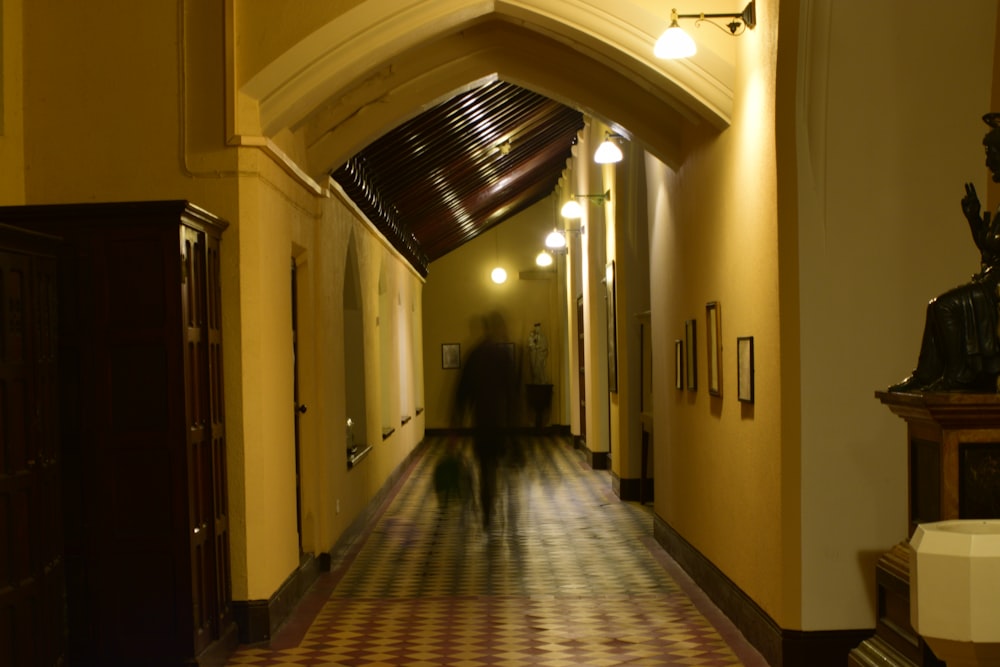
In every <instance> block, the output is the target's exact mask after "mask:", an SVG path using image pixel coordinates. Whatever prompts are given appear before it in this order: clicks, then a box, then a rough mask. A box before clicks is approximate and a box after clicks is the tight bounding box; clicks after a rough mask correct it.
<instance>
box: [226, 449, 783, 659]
mask: <svg viewBox="0 0 1000 667" xmlns="http://www.w3.org/2000/svg"><path fill="white" fill-rule="evenodd" d="M429 445H430V446H429V447H428V448H427V450H425V454H424V455H423V456H422V457H421V458H420V460H419V461H417V462H416V464H415V465H414V466H413V468H412V469H411V471H410V473H409V474H408V475H407V476H406V477H405V478H404V479H403V480H401V481H400V483H399V484H398V485H397V488H396V489H395V491H394V495H392V497H391V499H390V500H389V501H387V503H386V505H385V507H383V508H382V511H381V513H380V514H379V515H378V518H377V519H376V520H375V521H373V522H372V525H371V526H370V527H369V530H368V531H367V532H366V533H365V534H364V535H362V536H361V537H360V538H359V540H358V544H357V546H358V548H356V549H353V550H351V551H350V553H349V555H347V556H345V557H344V558H343V561H342V562H341V563H334V568H333V571H332V572H330V573H329V574H324V575H323V576H322V577H321V578H320V580H319V581H317V583H316V585H315V586H314V588H313V590H312V591H311V593H310V595H309V596H307V598H306V599H305V600H304V601H303V602H302V604H301V605H300V607H299V609H298V610H297V611H296V613H295V615H294V618H292V619H291V620H290V621H289V622H288V623H287V624H286V625H285V627H283V628H282V629H281V631H279V632H278V633H277V634H276V636H275V637H274V638H272V640H271V642H270V645H269V646H266V647H262V646H253V647H248V646H241V647H240V648H239V649H238V650H237V652H236V653H235V654H234V655H233V656H232V657H231V658H230V660H229V662H228V665H229V666H230V667H236V666H238V665H255V666H268V667H279V666H282V667H292V666H304V665H309V666H313V667H339V666H342V665H343V666H362V665H365V666H372V667H374V666H394V665H409V666H412V667H422V666H426V667H431V666H442V665H452V666H454V667H486V666H498V667H526V666H531V665H542V666H546V667H570V666H572V667H583V666H587V665H594V666H612V665H699V666H703V667H722V666H724V665H725V666H730V665H744V666H745V667H766V663H765V661H764V660H763V659H762V658H761V656H760V655H759V654H758V653H757V652H756V651H754V650H753V649H752V648H750V647H749V646H748V644H747V643H746V641H745V640H744V638H743V637H742V635H740V634H739V632H738V631H736V630H735V629H734V628H733V627H732V626H731V624H730V623H729V622H728V620H727V619H726V618H725V617H724V616H722V615H721V614H720V613H719V612H718V610H717V609H715V608H714V607H713V606H712V605H711V603H710V602H708V601H707V599H706V598H705V597H704V595H703V594H702V593H701V591H699V590H698V589H697V588H696V587H694V586H693V584H692V583H691V582H690V580H688V579H687V578H686V576H685V575H684V573H683V572H682V571H681V570H680V569H679V568H678V567H677V566H676V564H674V563H673V561H672V560H670V558H669V557H668V556H667V555H666V554H665V553H664V552H663V550H662V548H661V547H660V546H659V545H658V544H657V543H656V542H655V541H654V540H653V539H652V515H651V513H650V508H649V507H644V506H640V505H638V504H635V503H626V502H621V501H620V500H619V499H618V498H617V497H615V496H614V494H613V493H612V492H611V489H610V477H609V476H608V473H606V472H599V471H593V470H590V469H589V468H588V467H587V466H585V465H584V464H583V461H582V458H581V455H580V453H579V452H577V451H574V450H573V448H572V447H571V446H570V444H569V442H568V441H566V440H564V439H561V438H549V437H536V438H529V439H527V440H526V441H525V445H526V447H525V449H526V463H525V465H524V466H523V468H520V469H518V470H505V471H503V472H504V474H503V475H502V479H503V482H502V484H501V487H502V488H501V490H500V493H499V494H498V496H499V500H498V502H497V508H496V511H497V514H496V516H497V519H496V520H495V521H494V522H493V523H492V525H491V528H490V530H489V531H488V532H486V531H484V530H483V529H482V528H481V525H482V524H481V521H480V518H479V517H480V515H479V508H478V507H476V503H475V502H474V501H470V500H469V496H470V495H472V494H469V493H467V492H465V493H463V494H460V496H459V498H455V497H451V498H444V497H441V496H439V495H438V494H437V493H436V492H435V488H434V481H433V477H434V469H435V466H436V464H437V462H438V461H439V460H440V457H441V456H442V453H443V451H444V447H445V443H444V441H442V440H433V441H432V442H430V443H429ZM463 488H465V487H463Z"/></svg>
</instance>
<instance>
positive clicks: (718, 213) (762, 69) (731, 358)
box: [646, 3, 799, 628]
mask: <svg viewBox="0 0 1000 667" xmlns="http://www.w3.org/2000/svg"><path fill="white" fill-rule="evenodd" d="M757 11H758V25H757V29H756V30H754V31H752V32H750V31H748V32H747V33H746V34H745V35H744V36H743V37H741V38H740V40H739V45H738V48H739V56H738V62H739V63H740V71H739V72H738V76H739V78H738V80H737V85H736V97H735V99H736V100H737V106H736V109H735V113H734V117H733V124H732V126H731V127H730V128H729V129H727V130H725V131H723V132H722V133H720V134H718V135H715V134H712V133H704V134H702V135H701V136H694V135H689V143H688V144H687V156H686V159H685V160H684V163H683V165H682V166H681V167H680V169H678V170H671V169H669V168H668V167H666V166H665V165H663V164H662V163H661V162H659V161H658V160H656V159H654V158H652V157H647V161H646V165H647V170H648V181H647V188H648V201H649V205H650V292H651V296H650V300H651V311H652V332H653V349H654V357H653V363H654V374H653V403H654V406H655V430H654V441H655V445H656V451H657V454H656V461H655V478H656V500H655V507H656V513H657V514H658V515H659V516H660V517H662V518H663V519H664V520H665V521H666V522H667V523H669V524H670V525H671V526H672V527H673V528H674V529H675V530H676V531H678V532H679V533H680V534H681V535H682V536H683V537H684V538H685V539H686V540H687V541H689V542H690V543H691V544H692V545H693V546H694V547H695V548H697V549H698V550H699V551H700V552H701V553H702V554H704V555H705V556H707V557H708V558H709V559H711V561H712V562H713V563H715V564H716V565H717V566H718V567H719V568H720V569H721V570H722V571H723V572H725V574H726V576H728V577H729V578H730V579H732V580H733V581H734V582H735V583H736V585H737V586H739V587H740V588H741V589H742V590H744V591H745V592H746V593H747V594H748V595H749V596H750V597H751V598H752V599H753V600H754V601H755V602H756V603H757V604H759V605H760V606H761V607H762V608H763V609H764V610H765V611H766V612H767V613H768V614H770V615H771V617H772V618H774V619H775V621H776V622H777V623H778V624H779V625H780V626H781V627H792V628H794V627H797V624H798V618H797V617H798V613H799V609H798V608H797V606H796V605H795V604H789V603H788V601H787V600H786V599H785V597H784V596H785V591H786V589H788V588H792V589H793V590H794V589H796V588H797V586H798V581H797V577H796V573H797V569H798V563H797V562H796V561H795V559H794V558H789V557H788V554H787V551H788V550H787V548H786V547H787V546H788V545H792V546H793V547H794V546H795V545H797V544H798V531H797V522H796V521H795V519H797V512H798V498H797V496H796V495H795V494H792V493H785V492H784V489H785V488H786V487H785V486H783V479H782V476H783V475H784V474H787V471H786V470H784V468H783V461H784V458H785V456H786V455H787V454H786V447H790V448H794V446H795V442H794V440H792V441H787V442H786V441H785V439H784V434H783V433H782V430H781V416H782V404H781V381H780V378H779V375H778V372H779V369H780V367H781V364H783V363H784V360H783V359H782V357H781V355H780V350H781V344H782V341H781V338H780V331H779V322H780V317H781V315H780V313H779V302H778V239H777V218H776V214H775V204H776V198H777V180H776V156H775V148H774V145H775V140H774V125H775V122H774V114H775V111H774V90H773V81H774V75H773V72H774V69H775V59H776V58H775V56H776V53H775V46H774V41H775V39H776V27H775V25H774V21H773V20H772V19H771V11H772V9H771V8H770V7H769V6H768V5H767V4H764V5H761V4H760V3H758V9H757ZM712 301H714V302H718V304H719V308H720V316H721V325H722V326H721V332H722V333H721V339H722V360H721V362H722V367H721V370H722V375H721V380H722V397H721V398H719V397H712V396H709V394H708V377H707V373H706V366H707V355H706V333H705V332H706V313H705V306H706V304H707V303H708V302H712ZM688 319H694V320H695V321H696V334H697V345H696V350H697V384H698V387H697V391H693V392H692V391H688V390H686V389H682V390H677V389H676V388H675V387H674V358H673V349H674V341H675V340H676V339H681V340H683V339H684V338H685V334H684V332H685V321H686V320H688ZM737 336H753V337H754V344H755V357H756V363H757V366H756V368H757V375H756V403H754V404H752V405H747V404H743V403H740V402H739V401H737V400H736V376H737V375H736V352H735V350H736V337H737ZM661 352H664V354H661ZM792 474H794V471H792Z"/></svg>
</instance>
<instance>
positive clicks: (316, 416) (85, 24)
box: [0, 0, 423, 600]
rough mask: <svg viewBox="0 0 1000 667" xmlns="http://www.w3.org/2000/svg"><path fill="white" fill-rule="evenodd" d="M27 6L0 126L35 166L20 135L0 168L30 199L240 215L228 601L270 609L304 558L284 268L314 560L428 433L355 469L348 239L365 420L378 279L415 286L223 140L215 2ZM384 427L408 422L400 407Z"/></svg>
mask: <svg viewBox="0 0 1000 667" xmlns="http://www.w3.org/2000/svg"><path fill="white" fill-rule="evenodd" d="M28 4H29V6H27V7H25V8H24V9H25V14H24V22H25V35H26V37H25V40H24V49H25V54H24V57H23V58H21V57H20V56H19V55H18V54H16V53H15V54H14V56H13V57H9V56H8V53H9V51H10V50H15V51H16V48H17V44H18V40H17V39H16V38H15V39H7V32H6V31H7V30H8V29H10V30H14V29H16V27H17V21H16V11H15V10H17V9H19V8H20V3H10V2H5V3H4V5H3V7H4V11H5V14H4V24H3V25H4V30H5V33H4V35H5V39H4V49H5V51H4V68H3V72H4V89H3V90H4V100H5V102H9V103H11V104H12V106H9V107H8V105H6V104H5V109H6V110H5V114H4V123H5V127H9V128H14V129H16V125H17V119H18V117H19V114H23V117H24V119H25V122H24V124H25V131H24V136H26V137H29V138H30V141H28V142H27V145H26V148H25V169H23V170H22V169H20V168H16V167H17V161H18V157H17V150H16V149H17V141H19V136H18V134H17V133H15V132H12V133H11V135H9V136H8V135H5V136H4V137H3V138H2V139H0V141H4V142H7V141H8V139H11V140H12V141H14V143H13V144H7V143H5V144H4V149H5V150H4V151H3V156H2V157H0V159H2V160H4V163H3V164H4V165H5V166H6V165H8V164H13V165H14V167H15V168H14V171H15V172H16V173H17V175H18V178H20V177H21V176H22V175H23V178H24V182H25V186H24V190H25V191H26V193H27V194H26V197H25V199H26V201H27V203H55V202H74V201H103V200H132V199H136V200H142V199H169V198H180V199H189V200H191V201H193V202H195V203H196V204H198V205H200V206H202V207H204V208H206V209H208V210H210V211H212V212H213V213H216V214H218V215H220V216H222V217H223V218H225V219H227V220H228V221H229V222H230V223H231V224H230V227H229V229H228V230H227V231H226V232H225V234H224V235H223V240H222V264H223V267H222V269H223V285H222V292H223V329H224V367H225V374H226V384H225V390H226V415H227V418H226V428H227V438H228V447H229V449H228V457H229V491H230V513H231V514H230V519H231V520H230V526H231V550H232V565H233V582H232V584H233V595H234V599H237V600H247V599H250V600H255V599H267V598H269V597H270V596H271V595H273V594H274V593H275V592H276V591H277V590H278V588H279V587H280V586H281V585H282V583H283V582H284V581H285V580H286V579H287V578H288V577H289V576H290V575H291V574H292V573H293V572H294V571H295V569H296V568H297V567H298V566H299V562H300V560H299V538H298V535H297V532H298V531H297V526H296V520H295V517H296V492H295V454H294V414H295V413H294V412H293V411H292V408H293V407H294V403H293V392H292V388H293V366H292V354H291V352H292V338H291V299H290V292H291V290H290V279H291V261H292V258H293V257H294V258H295V259H296V262H297V264H298V266H299V269H300V274H299V295H300V312H299V316H300V340H299V346H300V347H299V364H300V367H302V368H304V369H306V372H305V373H303V374H302V376H301V377H300V391H301V392H302V393H301V395H300V401H301V402H302V403H305V404H307V405H308V406H309V411H308V412H307V413H306V414H305V415H302V416H301V418H300V426H301V428H302V430H301V460H302V462H303V475H302V502H303V540H302V546H303V548H304V549H305V550H306V551H310V552H313V553H318V552H320V551H324V550H329V549H330V548H331V547H332V546H333V545H334V543H335V542H336V540H337V539H338V538H339V537H340V536H341V534H342V533H343V531H344V530H345V529H346V527H347V526H348V525H349V524H350V523H351V521H352V520H353V519H354V518H355V517H356V516H358V514H359V513H360V512H361V511H362V510H363V509H364V508H366V506H367V505H368V503H369V502H370V501H371V500H372V498H373V497H374V496H375V494H376V493H377V492H378V491H379V490H380V489H381V488H382V486H383V485H384V483H385V481H386V480H387V479H388V477H389V475H390V474H391V473H392V472H393V471H394V470H395V469H396V468H397V467H398V466H399V464H400V463H401V462H402V461H403V460H404V459H405V457H406V456H407V455H408V454H409V453H410V452H411V451H412V450H413V448H414V447H415V446H416V445H417V443H419V442H420V440H421V439H422V437H423V419H422V417H420V416H414V418H413V419H412V420H411V421H409V422H408V423H407V424H406V425H405V426H403V425H401V424H400V425H399V427H398V428H397V429H396V432H395V433H394V434H393V435H392V436H391V437H390V438H388V439H387V440H385V441H384V442H383V441H382V440H381V437H380V436H379V434H378V431H377V429H375V430H374V431H372V433H373V435H374V440H373V441H372V443H371V444H373V445H374V447H373V450H372V453H371V454H370V455H369V456H368V457H367V458H365V459H363V460H362V461H361V462H360V463H359V464H358V465H357V466H356V467H355V468H354V469H353V470H350V471H348V470H347V465H346V449H345V446H344V445H345V437H344V431H345V429H344V407H343V405H344V400H345V399H344V397H345V395H346V391H348V390H349V389H348V388H346V387H345V385H344V379H343V373H342V355H341V353H340V350H341V349H342V341H343V334H342V331H343V328H342V305H341V298H342V293H341V291H340V289H341V286H342V281H343V265H344V255H345V253H346V248H347V239H348V238H349V235H350V234H351V233H352V232H353V234H354V235H355V238H357V239H358V246H359V255H360V261H361V264H362V274H363V275H362V282H363V286H362V292H363V297H362V298H363V300H364V303H365V314H366V316H365V324H364V327H365V337H366V342H367V349H368V351H369V355H368V356H369V357H371V358H370V359H366V368H367V375H368V379H367V386H368V391H369V393H371V394H372V395H371V396H369V400H368V406H369V410H370V411H372V414H371V415H370V416H369V422H370V423H373V424H378V423H380V422H381V415H380V414H379V412H378V411H379V401H378V396H379V394H378V392H379V386H380V385H379V379H378V368H379V359H378V356H377V355H378V351H379V346H378V343H377V341H378V330H377V323H376V319H375V315H376V314H377V310H376V308H377V303H378V277H379V271H380V270H384V271H385V272H387V273H388V275H389V276H390V277H391V280H390V281H389V284H390V285H391V289H392V291H393V297H394V298H396V295H397V293H398V294H399V299H400V300H402V299H404V298H405V299H407V300H409V301H411V302H412V301H414V300H417V299H419V294H420V290H421V287H422V281H421V280H420V278H419V277H418V276H416V275H415V274H414V273H413V272H412V270H411V269H410V268H409V267H408V265H406V264H405V263H404V262H403V261H402V260H401V259H400V258H399V257H398V256H397V255H396V254H395V253H394V252H392V251H390V250H389V249H388V247H387V245H386V244H385V242H384V241H383V240H382V239H381V237H379V236H378V235H376V234H375V233H374V232H373V230H372V229H371V228H370V227H368V226H367V225H366V224H365V223H362V222H361V220H360V218H359V216H358V215H357V214H355V213H354V212H353V211H352V210H351V209H349V208H347V207H346V206H345V205H344V204H343V203H341V202H340V201H339V200H337V199H335V198H331V199H317V198H316V196H315V192H313V191H310V190H309V189H308V188H306V187H303V185H302V182H301V180H295V179H293V178H292V177H291V176H290V174H289V171H288V169H287V168H286V167H287V165H281V164H278V163H276V162H274V161H273V160H272V159H270V158H269V156H268V155H267V154H266V153H265V152H264V151H261V150H257V149H255V148H235V147H227V146H226V144H225V139H226V134H225V109H226V98H225V86H224V80H225V69H226V68H225V64H226V60H225V58H224V51H223V45H224V38H225V35H226V32H225V29H224V25H225V11H224V5H223V4H222V3H209V2H205V3H201V2H199V3H191V2H187V1H186V0H178V1H177V2H161V3H152V4H150V3H140V4H125V5H122V4H120V3H115V2H98V3H91V4H90V5H88V6H87V7H86V8H84V7H82V6H78V5H75V4H70V5H63V6H61V7H60V9H59V11H58V12H55V11H51V10H50V9H49V8H48V6H46V5H44V4H43V3H28ZM11 16H13V18H9V17H11ZM14 36H15V37H16V36H17V35H16V33H15V35H14ZM22 67H24V69H25V80H26V85H25V92H24V104H23V107H21V106H20V105H18V104H17V102H18V93H17V72H18V71H19V69H20V68H22ZM8 73H13V75H9V74H8ZM12 91H13V92H12ZM11 119H13V120H11ZM8 145H10V146H12V149H11V150H10V151H9V152H8V151H7V150H6V148H7V146H8ZM4 181H5V182H4V185H3V186H2V187H3V188H4V190H3V191H2V194H0V196H2V197H3V198H4V199H8V200H13V201H14V202H16V201H17V200H18V198H19V195H18V193H17V190H18V186H17V178H12V179H9V180H8V179H4ZM10 184H13V186H11V185H10ZM310 325H311V326H310ZM398 335H399V333H398V331H393V333H392V336H391V338H390V340H391V343H390V346H391V347H392V348H396V347H397V346H398V341H397V336H398ZM338 371H340V372H338ZM411 392H412V393H416V392H415V389H414V390H411ZM397 395H398V393H397ZM416 400H417V399H416V398H415V397H410V400H409V404H410V405H415V403H416ZM391 418H392V419H395V420H397V423H398V420H399V419H400V414H399V410H397V411H396V414H394V415H393V416H392V417H391ZM338 501H339V511H338Z"/></svg>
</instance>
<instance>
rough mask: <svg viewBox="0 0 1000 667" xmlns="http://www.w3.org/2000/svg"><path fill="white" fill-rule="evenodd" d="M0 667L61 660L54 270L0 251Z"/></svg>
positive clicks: (46, 260)
mask: <svg viewBox="0 0 1000 667" xmlns="http://www.w3.org/2000/svg"><path fill="white" fill-rule="evenodd" d="M0 316H2V325H0V336H2V337H0V425H2V428H0V664H4V665H25V666H30V667H34V666H46V667H48V666H51V665H56V664H59V663H61V662H62V661H63V659H64V657H63V656H64V654H65V646H66V637H65V628H66V625H65V612H64V610H65V581H64V571H63V545H62V514H61V510H60V492H59V489H60V476H59V455H58V431H57V429H58V418H57V414H56V409H57V405H56V397H57V395H58V391H57V367H56V263H55V260H54V259H53V258H51V257H44V256H37V255H31V254H23V253H18V252H9V251H5V250H0Z"/></svg>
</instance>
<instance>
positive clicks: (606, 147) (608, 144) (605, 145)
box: [594, 132, 624, 164]
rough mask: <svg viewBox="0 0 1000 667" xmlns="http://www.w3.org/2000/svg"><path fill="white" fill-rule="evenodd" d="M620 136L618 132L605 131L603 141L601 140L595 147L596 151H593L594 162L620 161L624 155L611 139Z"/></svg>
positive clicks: (619, 137)
mask: <svg viewBox="0 0 1000 667" xmlns="http://www.w3.org/2000/svg"><path fill="white" fill-rule="evenodd" d="M621 138H622V136H621V135H620V134H612V133H610V132H605V133H604V141H602V142H601V145H600V146H598V147H597V150H596V151H594V162H596V163H597V164H613V163H615V162H621V161H622V158H623V157H624V156H623V155H622V149H620V148H618V144H616V143H615V142H614V141H612V139H621Z"/></svg>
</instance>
